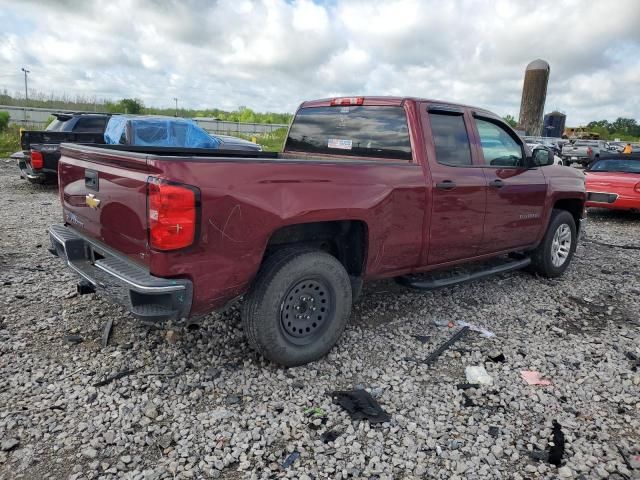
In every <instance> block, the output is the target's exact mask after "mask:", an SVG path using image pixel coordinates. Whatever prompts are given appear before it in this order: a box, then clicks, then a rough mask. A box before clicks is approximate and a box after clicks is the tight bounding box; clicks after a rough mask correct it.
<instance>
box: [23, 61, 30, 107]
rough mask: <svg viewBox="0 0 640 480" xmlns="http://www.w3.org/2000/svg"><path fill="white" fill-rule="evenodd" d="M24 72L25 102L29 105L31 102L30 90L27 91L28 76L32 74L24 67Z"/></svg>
mask: <svg viewBox="0 0 640 480" xmlns="http://www.w3.org/2000/svg"><path fill="white" fill-rule="evenodd" d="M22 71H23V72H24V100H25V103H27V102H28V101H29V90H28V89H27V75H28V74H29V73H31V72H30V71H29V70H27V69H26V68H24V67H22Z"/></svg>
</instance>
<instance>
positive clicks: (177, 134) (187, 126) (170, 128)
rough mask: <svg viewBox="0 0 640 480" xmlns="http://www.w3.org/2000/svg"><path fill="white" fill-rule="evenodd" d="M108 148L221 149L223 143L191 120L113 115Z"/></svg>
mask: <svg viewBox="0 0 640 480" xmlns="http://www.w3.org/2000/svg"><path fill="white" fill-rule="evenodd" d="M104 141H105V143H107V144H109V145H136V146H147V147H184V148H218V146H219V145H220V142H219V141H218V140H216V139H215V138H212V137H211V136H210V135H209V134H208V133H207V132H206V131H204V130H203V129H202V128H201V127H200V126H198V125H197V124H196V123H195V122H193V121H192V120H187V119H184V118H171V117H131V116H126V115H114V116H113V117H111V119H110V120H109V123H108V124H107V128H106V129H105V131H104Z"/></svg>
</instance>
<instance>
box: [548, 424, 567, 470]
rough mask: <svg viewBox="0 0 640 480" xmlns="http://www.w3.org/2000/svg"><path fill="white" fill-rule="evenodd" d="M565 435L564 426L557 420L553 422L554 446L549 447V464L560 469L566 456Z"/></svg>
mask: <svg viewBox="0 0 640 480" xmlns="http://www.w3.org/2000/svg"><path fill="white" fill-rule="evenodd" d="M564 443H565V440H564V433H562V425H560V424H559V423H558V422H557V420H554V421H553V445H550V446H549V463H550V464H551V465H555V466H556V467H559V466H560V465H561V463H562V457H563V456H564Z"/></svg>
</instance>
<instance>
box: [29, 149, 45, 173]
mask: <svg viewBox="0 0 640 480" xmlns="http://www.w3.org/2000/svg"><path fill="white" fill-rule="evenodd" d="M42 167H44V158H43V157H42V153H40V152H36V151H35V150H31V168H34V169H38V168H42Z"/></svg>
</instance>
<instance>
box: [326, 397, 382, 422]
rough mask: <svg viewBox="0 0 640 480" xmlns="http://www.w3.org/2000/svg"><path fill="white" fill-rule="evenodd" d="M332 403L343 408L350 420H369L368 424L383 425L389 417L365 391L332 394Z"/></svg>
mask: <svg viewBox="0 0 640 480" xmlns="http://www.w3.org/2000/svg"><path fill="white" fill-rule="evenodd" d="M331 397H332V398H333V402H334V403H336V404H338V405H340V406H341V407H342V408H344V409H345V410H346V411H347V412H348V413H349V416H350V417H351V419H352V420H369V423H385V422H388V421H389V420H391V416H390V415H389V414H388V413H387V412H385V411H384V410H383V409H382V407H381V406H380V405H379V404H378V402H377V401H376V400H375V399H374V398H373V397H372V396H371V395H370V394H369V392H367V391H366V390H349V391H340V392H332V393H331Z"/></svg>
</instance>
